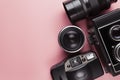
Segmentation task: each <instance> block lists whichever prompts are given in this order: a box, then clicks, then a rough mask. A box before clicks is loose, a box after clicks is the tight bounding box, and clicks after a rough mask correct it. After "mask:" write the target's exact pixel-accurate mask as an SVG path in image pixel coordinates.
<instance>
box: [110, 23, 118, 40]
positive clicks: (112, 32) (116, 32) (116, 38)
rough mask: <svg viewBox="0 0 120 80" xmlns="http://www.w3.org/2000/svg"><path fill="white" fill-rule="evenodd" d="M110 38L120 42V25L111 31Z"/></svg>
mask: <svg viewBox="0 0 120 80" xmlns="http://www.w3.org/2000/svg"><path fill="white" fill-rule="evenodd" d="M110 36H111V38H112V39H113V40H115V41H120V25H115V26H113V27H112V28H111V29H110Z"/></svg>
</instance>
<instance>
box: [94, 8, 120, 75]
mask: <svg viewBox="0 0 120 80" xmlns="http://www.w3.org/2000/svg"><path fill="white" fill-rule="evenodd" d="M92 26H93V29H94V34H95V35H94V38H96V41H97V44H95V47H96V49H97V51H98V52H99V56H100V59H101V61H102V63H103V64H104V67H105V70H106V71H107V72H109V73H111V74H112V75H113V76H115V75H118V74H120V9H116V10H113V11H111V12H109V13H107V14H104V15H102V16H100V17H97V18H95V19H93V20H92Z"/></svg>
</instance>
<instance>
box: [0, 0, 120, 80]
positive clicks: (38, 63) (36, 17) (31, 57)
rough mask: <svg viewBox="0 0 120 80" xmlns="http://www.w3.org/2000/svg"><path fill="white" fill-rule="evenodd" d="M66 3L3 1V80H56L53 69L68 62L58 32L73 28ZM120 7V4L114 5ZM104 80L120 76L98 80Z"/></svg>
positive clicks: (0, 65) (0, 22)
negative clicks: (51, 72)
mask: <svg viewBox="0 0 120 80" xmlns="http://www.w3.org/2000/svg"><path fill="white" fill-rule="evenodd" d="M63 1H64V0H0V80H52V79H51V75H50V68H51V66H52V65H54V64H56V63H58V62H59V61H61V60H63V59H64V58H65V53H64V52H63V50H62V49H61V48H60V47H59V45H58V42H57V36H58V32H59V31H60V30H61V29H62V28H63V27H64V26H67V25H69V24H70V22H69V20H68V18H67V17H66V14H65V11H64V8H63V6H62V2H63ZM119 7H120V1H118V2H117V3H116V4H113V5H112V9H115V8H119ZM81 23H82V24H80V26H83V27H85V22H84V20H83V21H81ZM84 30H85V28H84ZM86 47H87V48H89V47H88V46H86ZM86 47H85V48H84V50H86V51H87V50H89V49H87V48H86ZM103 79H104V80H119V79H120V76H117V77H114V78H113V77H112V76H111V75H110V74H105V75H104V76H102V77H100V78H98V79H97V80H103Z"/></svg>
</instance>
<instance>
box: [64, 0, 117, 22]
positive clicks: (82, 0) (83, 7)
mask: <svg viewBox="0 0 120 80" xmlns="http://www.w3.org/2000/svg"><path fill="white" fill-rule="evenodd" d="M116 1H117V0H69V1H65V2H63V6H64V8H65V11H66V13H67V16H68V18H69V19H70V21H71V22H72V23H75V22H77V21H79V20H81V19H84V18H86V17H89V16H95V15H96V14H98V13H100V12H101V11H102V10H105V9H108V8H109V7H110V5H111V3H113V2H116Z"/></svg>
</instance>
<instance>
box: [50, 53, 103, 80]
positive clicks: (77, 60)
mask: <svg viewBox="0 0 120 80" xmlns="http://www.w3.org/2000/svg"><path fill="white" fill-rule="evenodd" d="M103 74H104V72H103V69H102V67H101V64H100V61H99V59H98V57H97V56H96V54H95V53H94V52H86V53H84V54H81V55H77V56H75V57H71V58H68V59H66V60H64V61H62V62H61V63H59V64H57V65H55V66H53V67H52V69H51V75H52V78H53V80H94V79H95V78H97V77H100V76H102V75H103Z"/></svg>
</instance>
